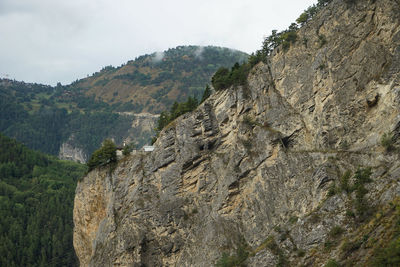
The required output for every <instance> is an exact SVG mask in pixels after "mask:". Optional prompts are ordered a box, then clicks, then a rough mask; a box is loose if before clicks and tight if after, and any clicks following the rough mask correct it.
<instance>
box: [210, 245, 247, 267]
mask: <svg viewBox="0 0 400 267" xmlns="http://www.w3.org/2000/svg"><path fill="white" fill-rule="evenodd" d="M248 257H249V250H248V248H247V245H245V244H241V245H240V246H239V247H238V248H237V249H236V252H235V254H232V255H229V254H228V253H226V252H224V253H223V254H222V257H221V258H220V259H219V260H218V261H217V263H216V265H215V266H217V267H245V266H246V264H245V261H246V260H247V258H248Z"/></svg>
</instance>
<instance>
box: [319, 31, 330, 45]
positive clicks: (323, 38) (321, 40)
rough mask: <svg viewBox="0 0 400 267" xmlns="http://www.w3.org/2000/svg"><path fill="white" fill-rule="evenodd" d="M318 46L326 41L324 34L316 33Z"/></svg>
mask: <svg viewBox="0 0 400 267" xmlns="http://www.w3.org/2000/svg"><path fill="white" fill-rule="evenodd" d="M318 41H319V47H320V48H321V47H323V46H324V45H325V44H326V43H327V42H328V41H327V40H326V37H325V35H323V34H320V35H318Z"/></svg>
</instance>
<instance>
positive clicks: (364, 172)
mask: <svg viewBox="0 0 400 267" xmlns="http://www.w3.org/2000/svg"><path fill="white" fill-rule="evenodd" d="M371 174H372V172H371V168H364V169H358V170H357V171H356V173H355V174H354V179H355V182H354V186H353V187H354V190H355V192H356V199H355V208H356V211H357V215H358V217H359V219H361V220H363V219H365V218H366V217H367V216H368V215H369V213H370V211H371V210H370V207H369V205H368V203H367V200H366V199H365V195H366V194H367V193H368V190H367V189H366V188H365V184H367V183H370V182H372V180H371V178H370V176H371Z"/></svg>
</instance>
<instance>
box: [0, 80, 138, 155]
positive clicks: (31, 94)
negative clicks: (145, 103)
mask: <svg viewBox="0 0 400 267" xmlns="http://www.w3.org/2000/svg"><path fill="white" fill-rule="evenodd" d="M63 90H65V88H63V87H60V86H59V87H56V88H53V87H50V86H45V85H39V84H26V83H23V82H13V81H9V80H2V81H0V112H1V114H2V116H1V117H0V131H1V132H3V133H4V134H6V135H7V136H11V137H13V138H16V139H17V140H18V141H20V142H22V143H23V144H25V145H27V146H28V147H30V148H32V149H36V150H40V151H42V152H44V153H48V154H53V155H57V154H58V150H59V148H60V145H61V143H62V142H63V141H65V140H67V139H68V138H69V137H70V136H71V135H74V140H75V142H76V144H78V145H79V146H81V147H82V148H83V149H84V150H85V151H86V152H87V153H91V152H93V151H94V150H95V149H96V148H97V147H98V146H99V145H100V143H101V142H102V141H103V140H104V139H105V138H106V137H112V138H114V139H115V140H116V142H121V140H122V137H123V136H124V134H126V132H127V131H128V129H129V128H130V126H131V122H132V117H127V116H122V115H119V114H117V113H114V112H112V108H111V107H110V106H109V105H107V104H106V103H102V102H99V101H93V99H90V98H88V97H85V96H80V97H77V98H75V99H71V101H70V102H68V103H67V102H61V101H58V100H57V94H58V93H59V92H61V91H63Z"/></svg>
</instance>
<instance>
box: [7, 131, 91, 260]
mask: <svg viewBox="0 0 400 267" xmlns="http://www.w3.org/2000/svg"><path fill="white" fill-rule="evenodd" d="M85 171H86V166H84V165H81V164H78V163H73V162H69V161H60V160H57V159H55V158H53V157H51V156H47V155H45V154H42V153H39V152H36V151H32V150H30V149H28V148H27V147H25V146H24V145H21V144H19V143H17V142H16V141H15V140H13V139H10V138H8V137H6V136H4V135H1V134H0V213H1V214H0V266H78V262H77V258H76V256H75V252H74V249H73V246H72V229H73V221H72V209H73V199H74V192H75V187H76V183H77V180H78V179H79V178H80V177H81V176H82V175H83V174H84V173H85Z"/></svg>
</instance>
